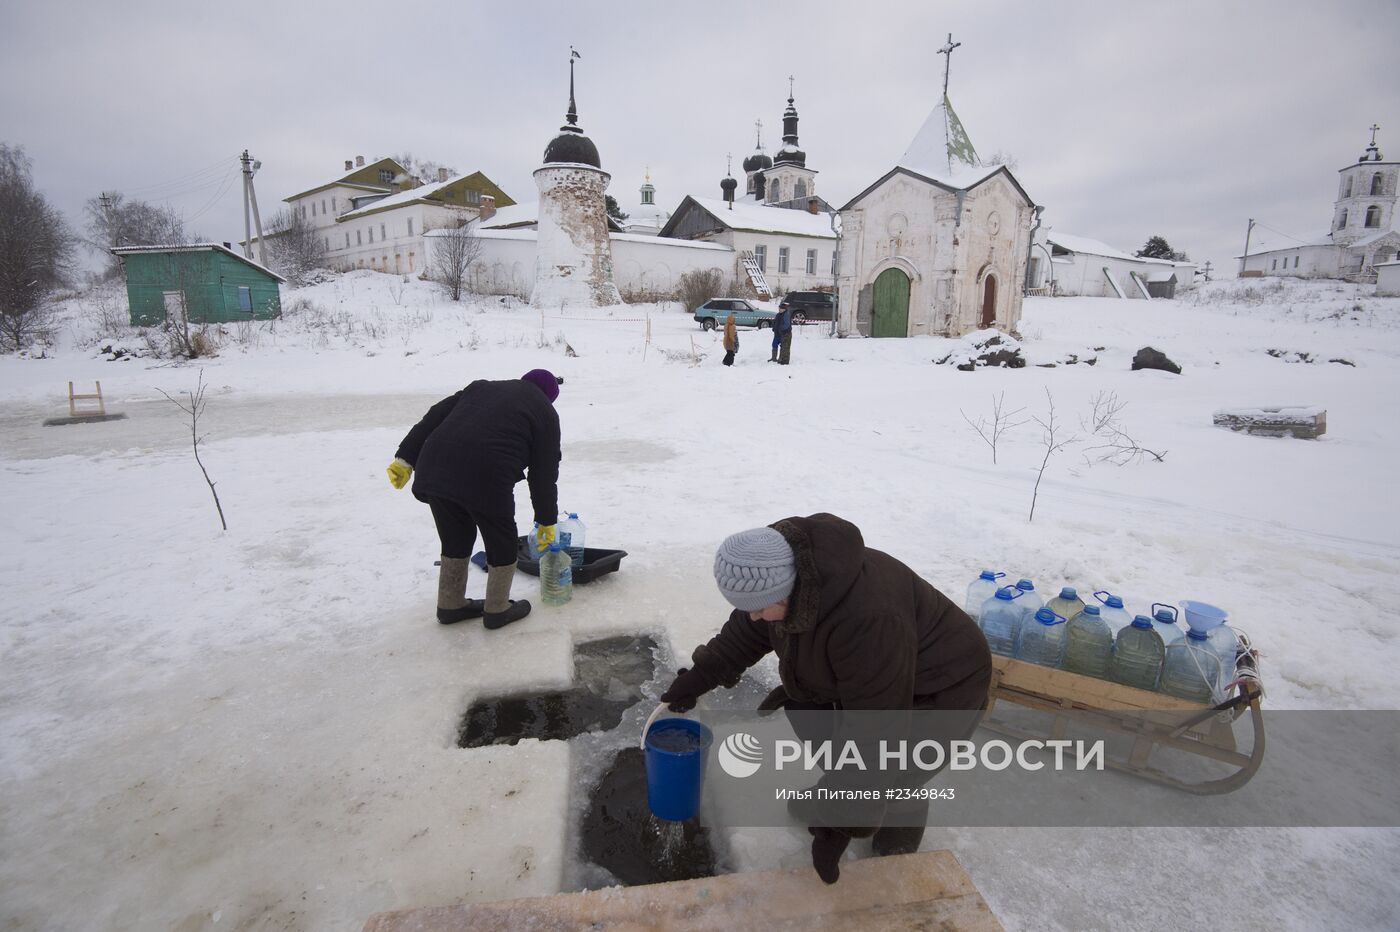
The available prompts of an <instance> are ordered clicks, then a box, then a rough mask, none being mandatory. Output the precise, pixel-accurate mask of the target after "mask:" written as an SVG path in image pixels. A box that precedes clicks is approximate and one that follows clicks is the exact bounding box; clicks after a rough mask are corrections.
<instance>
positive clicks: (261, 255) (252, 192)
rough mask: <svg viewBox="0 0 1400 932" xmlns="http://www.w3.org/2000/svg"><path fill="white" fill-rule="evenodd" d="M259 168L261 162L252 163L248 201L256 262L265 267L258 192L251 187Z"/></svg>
mask: <svg viewBox="0 0 1400 932" xmlns="http://www.w3.org/2000/svg"><path fill="white" fill-rule="evenodd" d="M243 154H244V155H245V156H246V155H247V154H248V150H247V149H244V150H243ZM259 168H262V162H254V163H253V168H252V170H251V171H249V172H248V199H249V200H251V201H252V202H253V226H254V227H255V228H256V229H257V231H258V262H259V264H261V265H264V266H266V265H267V240H265V239H264V238H263V231H262V218H261V217H259V216H258V191H257V189H256V188H254V187H253V176H254V175H255V174H257V171H258V169H259Z"/></svg>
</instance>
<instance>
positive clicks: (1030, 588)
mask: <svg viewBox="0 0 1400 932" xmlns="http://www.w3.org/2000/svg"><path fill="white" fill-rule="evenodd" d="M1016 588H1017V589H1020V590H1021V592H1023V593H1025V594H1024V595H1022V596H1021V611H1023V612H1025V613H1026V615H1027V616H1030V615H1034V614H1035V613H1036V612H1037V611H1038V610H1039V609H1040V608H1041V607H1042V606H1044V605H1045V600H1044V599H1042V598H1041V597H1040V593H1039V592H1036V591H1035V583H1033V582H1031V581H1030V580H1029V579H1018V580H1016Z"/></svg>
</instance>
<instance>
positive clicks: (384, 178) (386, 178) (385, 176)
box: [379, 168, 394, 184]
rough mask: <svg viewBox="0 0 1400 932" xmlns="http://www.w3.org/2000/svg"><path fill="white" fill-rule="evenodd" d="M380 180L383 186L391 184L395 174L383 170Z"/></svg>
mask: <svg viewBox="0 0 1400 932" xmlns="http://www.w3.org/2000/svg"><path fill="white" fill-rule="evenodd" d="M379 180H380V182H381V183H383V184H389V183H391V182H392V181H393V180H394V173H393V172H391V171H389V169H387V168H381V169H380V170H379Z"/></svg>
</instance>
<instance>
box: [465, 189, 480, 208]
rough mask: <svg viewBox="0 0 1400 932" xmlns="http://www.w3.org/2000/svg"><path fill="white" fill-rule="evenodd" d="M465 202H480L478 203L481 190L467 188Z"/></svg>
mask: <svg viewBox="0 0 1400 932" xmlns="http://www.w3.org/2000/svg"><path fill="white" fill-rule="evenodd" d="M467 203H468V204H480V203H481V192H480V191H477V190H475V189H468V191H467Z"/></svg>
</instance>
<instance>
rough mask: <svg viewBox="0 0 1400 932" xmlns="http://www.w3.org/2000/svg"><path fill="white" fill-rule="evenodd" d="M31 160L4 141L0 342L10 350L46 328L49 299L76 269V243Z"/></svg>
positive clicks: (0, 161)
mask: <svg viewBox="0 0 1400 932" xmlns="http://www.w3.org/2000/svg"><path fill="white" fill-rule="evenodd" d="M30 164H31V163H30V160H29V157H28V156H26V155H25V154H24V148H23V147H22V146H9V145H6V144H4V143H0V344H3V345H4V346H5V347H7V348H9V349H20V348H22V347H23V346H24V344H25V343H26V342H27V341H28V340H30V339H31V338H32V337H34V336H36V335H38V334H39V332H40V331H41V330H43V329H44V321H45V318H46V314H45V309H44V301H45V299H46V298H47V297H48V295H49V293H50V292H51V291H52V290H53V289H54V288H56V287H58V286H59V285H61V284H63V282H64V281H65V280H66V279H67V277H68V275H69V273H70V272H71V271H72V263H73V253H74V251H75V245H76V240H75V238H74V236H73V233H72V231H71V230H70V229H69V227H68V224H67V222H66V221H64V219H63V215H62V214H61V213H59V211H58V210H57V209H56V208H55V207H53V205H51V204H50V203H49V202H48V200H47V199H46V198H45V197H44V196H43V195H42V194H40V193H39V192H38V191H37V190H35V188H34V182H33V179H32V178H31V176H30Z"/></svg>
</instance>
